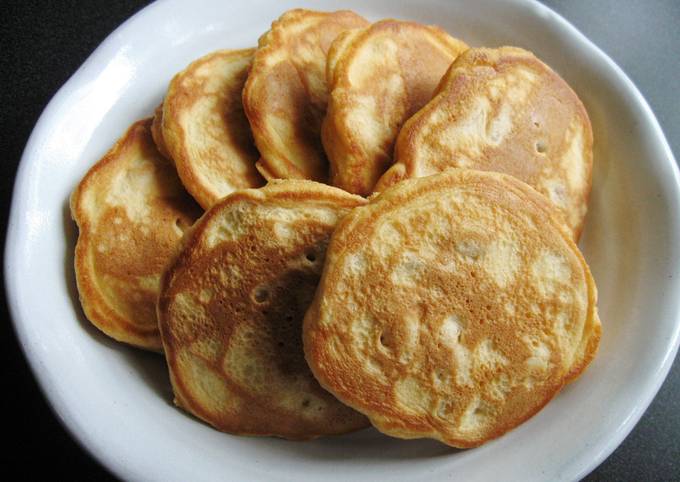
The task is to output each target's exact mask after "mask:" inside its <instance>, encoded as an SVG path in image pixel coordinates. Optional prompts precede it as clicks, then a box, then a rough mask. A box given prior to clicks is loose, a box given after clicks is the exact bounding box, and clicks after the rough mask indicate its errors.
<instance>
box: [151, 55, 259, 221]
mask: <svg viewBox="0 0 680 482" xmlns="http://www.w3.org/2000/svg"><path fill="white" fill-rule="evenodd" d="M253 53H254V49H245V50H219V51H217V52H213V53H211V54H208V55H206V56H204V57H201V58H200V59H198V60H196V61H194V62H192V63H191V64H190V65H189V66H188V67H187V68H186V69H185V70H183V71H182V72H180V73H179V74H177V75H176V76H175V77H174V78H173V79H172V81H171V82H170V86H169V87H168V92H167V94H166V96H165V100H164V101H163V112H162V116H161V117H160V121H161V127H162V128H161V132H162V135H161V136H156V137H160V138H162V140H161V142H159V148H160V149H163V146H164V147H165V149H166V150H167V153H168V154H169V156H170V158H172V159H173V160H174V162H175V166H176V167H177V173H178V174H179V177H180V179H181V180H182V183H183V184H184V186H185V187H186V189H187V191H189V193H190V194H191V195H192V196H193V197H194V198H195V199H196V201H198V203H199V204H200V205H201V206H203V208H205V209H208V208H209V207H210V206H212V205H213V204H215V202H217V201H218V200H219V199H221V198H223V197H224V196H226V195H227V194H229V193H231V192H233V191H235V190H237V189H243V188H249V187H258V186H262V185H263V184H264V179H262V177H261V176H260V174H259V173H258V172H257V169H256V168H255V162H256V161H257V159H258V158H259V154H258V152H257V149H255V144H254V143H253V139H252V134H251V132H250V126H249V125H248V120H247V119H246V117H245V115H244V113H243V105H242V103H241V92H242V90H243V84H244V83H245V81H246V77H247V76H248V68H249V67H250V64H251V62H252V58H253Z"/></svg>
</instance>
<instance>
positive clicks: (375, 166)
mask: <svg viewBox="0 0 680 482" xmlns="http://www.w3.org/2000/svg"><path fill="white" fill-rule="evenodd" d="M467 48H468V47H467V45H465V44H464V43H463V42H461V41H460V40H456V39H455V38H453V37H451V36H450V35H449V34H447V33H446V32H445V31H443V30H442V29H440V28H438V27H435V26H433V25H422V24H419V23H415V22H403V21H399V20H383V21H380V22H377V23H374V24H373V25H371V26H370V27H368V28H365V29H357V30H351V31H348V32H344V33H343V34H341V35H340V36H339V37H338V38H337V39H336V40H335V42H333V44H332V45H331V50H330V52H329V54H328V66H327V71H326V78H327V81H328V86H329V90H330V97H329V99H328V110H327V112H326V117H325V119H324V122H323V125H322V130H321V139H322V141H323V146H324V149H325V151H326V154H327V155H328V160H329V162H330V182H331V184H333V185H334V186H337V187H340V188H342V189H344V190H346V191H348V192H352V193H354V194H360V195H362V196H366V195H369V194H371V192H373V187H374V186H375V183H376V182H377V181H378V178H379V177H380V176H381V175H382V174H383V173H384V172H385V171H386V170H387V168H388V167H389V166H390V165H391V164H392V151H393V150H394V141H395V139H396V137H397V134H398V132H399V129H401V126H402V124H403V123H404V121H406V119H408V118H409V117H411V116H412V115H413V114H414V113H415V112H416V111H418V110H419V109H420V108H422V107H423V106H424V105H425V104H426V103H427V102H429V101H430V99H432V94H433V92H434V90H435V88H436V87H437V84H438V83H439V81H440V80H441V78H442V76H443V75H444V74H445V73H446V71H447V70H448V68H449V66H450V65H451V63H452V62H453V61H454V60H455V59H456V57H457V56H458V55H459V54H460V53H461V52H463V51H464V50H467Z"/></svg>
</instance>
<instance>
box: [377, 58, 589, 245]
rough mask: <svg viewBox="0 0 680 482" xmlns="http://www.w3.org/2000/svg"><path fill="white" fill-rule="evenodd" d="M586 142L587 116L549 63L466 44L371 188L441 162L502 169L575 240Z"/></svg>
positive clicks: (585, 177) (584, 192)
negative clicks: (541, 199)
mask: <svg viewBox="0 0 680 482" xmlns="http://www.w3.org/2000/svg"><path fill="white" fill-rule="evenodd" d="M592 145H593V135H592V130H591V126H590V120H589V119H588V113H587V112H586V110H585V108H584V107H583V104H582V103H581V101H580V100H579V98H578V97H577V96H576V94H575V93H574V91H573V90H571V88H570V87H569V86H568V85H567V83H566V82H565V81H564V80H562V79H561V78H560V77H559V76H558V75H557V74H556V73H555V72H554V71H552V70H551V69H550V67H548V66H547V65H545V64H544V63H543V62H541V61H540V60H538V59H537V58H536V57H534V55H533V54H532V53H530V52H527V51H526V50H522V49H518V48H513V47H502V48H499V49H486V48H479V49H470V50H468V51H467V52H465V53H463V54H462V55H461V56H459V57H458V59H456V61H455V62H454V63H453V65H452V66H451V68H450V69H449V71H448V72H447V73H446V75H445V76H444V78H443V79H442V81H441V84H440V85H439V87H438V89H437V93H436V95H435V97H434V98H433V99H432V100H431V101H430V102H429V103H428V104H427V105H426V106H425V107H423V108H422V109H421V110H420V111H419V112H417V113H416V114H415V115H414V116H413V117H411V118H410V119H409V120H408V121H407V122H406V123H405V124H404V127H403V128H402V130H401V132H400V133H399V136H398V138H397V143H396V149H395V164H394V166H392V167H391V168H390V170H389V171H388V172H387V173H385V175H384V176H383V177H382V178H381V179H380V181H379V183H378V185H377V186H376V190H377V191H381V190H383V189H384V188H386V187H387V186H390V185H393V184H394V183H396V182H398V181H399V180H400V179H403V178H410V177H420V176H427V175H429V174H433V173H436V172H439V171H441V170H443V169H445V168H447V167H461V168H470V169H480V170H484V171H498V172H503V173H506V174H511V175H513V176H515V177H517V178H518V179H520V180H522V181H524V182H526V183H528V184H530V185H531V186H532V187H534V188H535V189H536V190H538V191H539V192H540V193H541V194H543V195H545V196H547V197H548V199H550V200H551V201H552V202H553V204H555V205H556V206H557V207H558V208H560V210H561V212H562V213H563V215H564V218H565V221H566V223H567V225H568V226H569V227H570V228H571V229H572V230H573V232H574V237H575V239H578V237H579V235H580V232H581V229H582V227H583V219H584V217H585V214H586V211H587V204H588V196H589V194H590V185H591V172H592V163H593V155H592Z"/></svg>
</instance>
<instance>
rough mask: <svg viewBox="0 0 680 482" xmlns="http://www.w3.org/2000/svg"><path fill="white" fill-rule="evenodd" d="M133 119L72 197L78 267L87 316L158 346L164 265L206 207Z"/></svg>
mask: <svg viewBox="0 0 680 482" xmlns="http://www.w3.org/2000/svg"><path fill="white" fill-rule="evenodd" d="M150 129H151V120H150V119H149V120H144V121H140V122H137V123H135V124H133V125H132V126H131V127H130V128H129V130H128V131H127V132H126V133H125V135H124V136H123V137H122V138H121V139H120V140H119V141H118V142H117V143H116V145H115V146H114V147H113V148H112V149H111V150H110V151H109V152H108V153H107V154H106V155H105V156H104V157H103V158H102V159H101V160H100V161H99V162H98V163H97V164H95V165H94V167H92V168H91V169H90V170H89V172H88V173H87V175H86V176H85V177H84V178H83V180H82V181H81V182H80V184H79V185H78V187H77V189H76V190H75V191H74V192H73V195H72V196H71V214H72V216H73V219H74V220H75V221H76V223H77V224H78V227H79V229H80V232H79V236H78V243H77V245H76V253H75V271H76V280H77V283H78V292H79V293H80V301H81V304H82V306H83V310H84V311H85V315H86V316H87V318H88V319H89V320H90V321H91V322H92V323H93V324H94V325H95V326H96V327H97V328H99V329H100V330H102V331H103V332H104V333H106V334H107V335H109V336H111V337H112V338H115V339H116V340H118V341H122V342H125V343H130V344H132V345H136V346H139V347H142V348H148V349H151V350H156V351H159V350H160V349H161V340H160V335H159V333H158V323H157V321H156V298H157V297H158V292H159V285H160V277H161V273H162V271H163V270H164V269H165V265H166V264H167V263H168V261H169V260H170V259H171V258H172V256H173V255H174V254H175V252H176V250H177V247H178V245H179V241H180V239H181V238H182V235H183V233H184V231H186V230H187V229H188V227H189V226H191V224H192V223H193V222H194V220H195V219H196V218H198V216H199V215H200V213H201V210H200V208H199V206H198V205H196V203H195V202H194V200H193V199H192V198H191V197H190V196H189V195H188V194H187V193H186V191H185V190H184V188H183V187H182V185H181V183H180V181H179V179H178V178H177V174H176V173H175V170H174V168H173V166H172V164H170V163H169V162H168V161H167V160H166V159H164V158H163V157H162V156H161V155H160V153H159V152H158V150H157V149H156V146H155V145H154V142H153V140H152V138H151V131H150Z"/></svg>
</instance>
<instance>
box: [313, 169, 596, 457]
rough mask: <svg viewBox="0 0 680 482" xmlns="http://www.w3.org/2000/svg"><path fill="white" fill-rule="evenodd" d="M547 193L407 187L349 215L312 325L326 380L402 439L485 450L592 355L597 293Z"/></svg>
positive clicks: (464, 180)
mask: <svg viewBox="0 0 680 482" xmlns="http://www.w3.org/2000/svg"><path fill="white" fill-rule="evenodd" d="M552 212H553V208H552V207H551V206H550V205H549V202H548V201H547V200H545V198H544V197H543V196H541V195H540V194H538V193H537V192H536V191H534V190H533V189H532V188H531V187H529V186H528V185H526V184H524V183H522V182H521V181H519V180H517V179H515V178H513V177H511V176H508V175H504V174H499V173H492V172H482V171H473V170H464V169H449V170H446V171H444V172H443V173H441V174H438V175H434V176H430V177H424V178H421V179H413V180H407V181H404V182H402V183H399V184H398V185H396V186H394V187H393V188H390V189H388V190H386V191H385V192H383V193H382V194H381V195H379V196H377V197H375V198H374V199H372V201H371V202H370V204H369V205H368V206H366V207H362V208H358V209H355V210H354V211H352V212H351V213H350V214H349V215H348V216H346V217H345V218H344V219H343V220H342V221H341V222H340V223H339V224H338V227H337V228H336V231H335V233H334V234H333V236H332V238H331V241H330V244H329V246H328V249H327V252H326V263H325V267H324V272H323V274H322V277H321V281H320V283H319V287H318V289H317V292H316V296H315V299H314V302H313V303H312V305H311V307H310V308H309V310H308V312H307V315H306V317H305V320H304V328H303V339H304V349H305V355H306V359H307V362H308V363H309V366H310V368H311V369H312V372H313V373H314V375H315V376H316V378H317V379H318V380H319V382H320V383H321V385H322V386H323V387H325V388H327V389H328V390H329V391H330V392H331V393H333V394H335V395H336V396H337V397H338V399H339V400H341V401H342V402H344V403H346V404H347V405H349V406H351V407H353V408H355V409H357V410H358V411H360V412H362V413H364V414H365V415H367V416H368V417H369V419H370V420H371V422H372V423H373V425H374V426H375V427H376V428H378V429H379V430H381V431H383V432H385V433H387V434H390V435H394V436H397V437H402V438H419V437H431V438H435V439H438V440H441V441H442V442H444V443H447V444H449V445H452V446H454V447H474V446H477V445H480V444H482V443H484V442H485V441H487V440H490V439H493V438H495V437H498V436H500V435H502V434H503V433H505V432H507V431H508V430H510V429H512V428H514V427H516V426H517V425H519V424H520V423H522V422H523V421H524V420H526V419H528V418H529V417H531V416H532V415H533V414H535V413H536V412H537V411H539V410H540V409H541V408H542V407H543V406H544V405H545V404H546V403H547V402H548V401H549V400H550V399H551V398H552V397H553V396H554V395H555V394H556V393H557V392H558V391H559V390H560V389H561V388H562V386H563V385H564V384H565V383H566V382H567V381H570V380H573V379H574V378H575V377H576V376H578V374H579V373H581V372H582V371H583V370H584V369H585V367H586V366H587V365H588V363H589V362H590V361H591V360H592V358H593V356H594V354H595V351H596V349H597V346H598V342H599V338H600V322H599V319H598V318H597V313H596V299H597V292H596V288H595V285H594V282H593V279H592V276H591V274H590V271H589V269H588V266H587V265H586V263H585V261H584V259H583V257H582V256H581V254H580V252H579V250H578V248H577V247H576V245H575V244H574V242H573V241H572V239H571V235H570V232H569V231H568V230H567V229H566V228H565V227H563V225H562V224H561V223H560V221H559V220H558V219H556V218H555V217H554V216H553V214H552Z"/></svg>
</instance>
